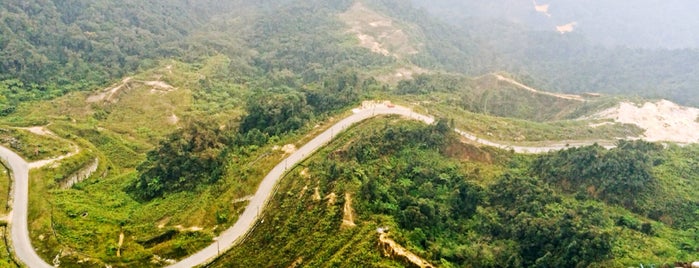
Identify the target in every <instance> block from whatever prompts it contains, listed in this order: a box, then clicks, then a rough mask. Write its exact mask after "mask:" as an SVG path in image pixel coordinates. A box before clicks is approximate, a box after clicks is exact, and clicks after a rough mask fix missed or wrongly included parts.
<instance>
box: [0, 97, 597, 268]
mask: <svg viewBox="0 0 699 268" xmlns="http://www.w3.org/2000/svg"><path fill="white" fill-rule="evenodd" d="M353 112H354V113H353V114H352V115H350V116H348V117H346V118H344V119H342V120H341V121H340V122H337V123H336V124H335V125H333V126H332V127H330V128H328V129H327V130H326V131H325V132H323V133H321V134H320V135H318V136H316V137H315V138H314V139H313V140H311V141H310V142H308V143H306V144H305V145H303V146H302V147H301V148H300V149H298V150H297V151H296V152H294V153H292V154H291V155H289V156H288V157H287V158H285V159H284V160H282V161H281V162H280V163H279V164H277V165H276V166H275V167H274V168H273V169H272V170H271V171H270V172H269V173H268V174H267V176H265V178H264V179H263V180H262V182H261V183H260V186H259V187H258V189H257V191H256V192H255V195H254V196H253V197H252V198H251V199H250V202H249V203H248V206H247V207H246V208H245V211H244V212H243V214H241V215H240V217H239V218H238V221H236V223H235V224H234V225H233V226H232V227H230V228H229V229H227V230H225V231H223V232H222V233H221V234H220V235H219V236H218V237H216V238H215V241H216V242H214V243H213V244H211V245H209V246H207V247H206V248H204V249H202V250H200V251H199V252H197V253H195V254H193V255H191V256H189V257H187V258H185V259H182V260H181V261H179V262H177V263H175V264H173V265H171V266H169V267H186V268H188V267H194V266H198V265H202V264H206V263H208V262H211V261H212V260H213V259H215V258H216V257H217V256H218V255H219V254H220V253H221V252H226V251H227V250H229V249H230V248H232V247H233V246H234V245H235V244H236V243H237V242H238V241H240V240H241V237H243V236H244V235H245V234H246V233H247V232H248V231H249V230H250V229H251V228H252V227H253V226H254V224H255V223H256V222H257V220H258V216H259V214H260V211H261V210H262V209H263V208H264V207H265V204H266V202H267V201H268V199H269V198H270V196H271V195H272V193H273V191H274V187H275V185H276V183H277V181H278V180H279V179H281V178H282V176H283V175H284V173H285V172H286V171H287V170H288V169H289V168H291V167H293V166H294V165H296V164H298V163H299V162H301V161H303V160H304V159H306V157H308V156H310V155H311V154H312V153H313V152H315V151H316V150H318V149H319V148H320V147H322V146H324V145H326V144H327V143H329V142H330V141H331V140H332V139H333V138H334V136H335V135H336V134H338V133H340V132H342V131H344V130H345V129H347V128H348V127H350V126H351V125H353V124H355V123H358V122H360V121H363V120H365V119H368V118H371V117H374V116H378V115H401V116H404V117H407V118H410V119H414V120H418V121H422V122H424V123H427V124H432V123H434V121H435V119H434V118H432V117H430V116H426V115H422V114H419V113H416V112H413V111H412V110H411V109H409V108H406V107H401V106H395V107H388V106H386V105H384V104H375V105H371V106H369V107H364V108H362V109H355V110H353ZM455 131H456V132H457V133H459V134H460V135H461V136H463V137H464V138H467V139H470V140H472V141H474V142H476V143H480V144H483V145H487V146H493V147H498V148H502V149H507V150H514V151H515V152H518V153H543V152H548V151H553V150H560V149H565V148H567V147H568V146H567V145H551V146H545V147H525V146H509V145H503V144H499V143H496V142H492V141H488V140H484V139H480V138H478V137H476V136H474V135H473V134H470V133H467V132H464V131H461V130H458V129H455ZM581 145H585V144H584V143H580V144H576V146H581ZM0 159H2V160H3V161H4V163H6V164H7V165H8V168H9V169H10V170H12V174H13V180H12V183H13V186H12V189H13V194H12V197H13V203H12V212H11V214H12V215H11V217H10V222H9V225H10V231H11V238H12V244H13V248H14V250H15V254H16V257H17V258H19V260H20V261H21V262H22V263H24V264H25V265H26V266H28V267H42V268H43V267H52V266H51V265H49V264H48V263H46V262H45V261H44V260H42V259H41V258H40V257H39V256H38V255H37V254H36V251H35V250H34V248H33V247H32V245H31V240H30V238H29V230H28V228H27V207H28V196H29V180H28V178H29V168H30V165H29V164H28V163H27V162H26V161H25V160H24V159H22V158H21V157H20V156H18V155H17V154H16V153H14V152H12V151H10V150H8V149H7V148H5V147H2V146H0Z"/></svg>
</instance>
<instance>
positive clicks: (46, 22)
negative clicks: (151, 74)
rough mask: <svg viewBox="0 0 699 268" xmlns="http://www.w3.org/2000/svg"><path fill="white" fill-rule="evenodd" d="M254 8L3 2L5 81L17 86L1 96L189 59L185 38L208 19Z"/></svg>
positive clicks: (131, 1)
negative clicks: (161, 60) (161, 61)
mask: <svg viewBox="0 0 699 268" xmlns="http://www.w3.org/2000/svg"><path fill="white" fill-rule="evenodd" d="M248 6H250V4H245V3H244V1H216V0H206V1H188V0H167V1H164V0H155V1H137V0H126V1H88V0H68V1H52V0H33V1H24V0H7V1H3V3H2V4H0V81H2V80H4V83H3V84H4V86H5V87H7V88H10V89H11V90H10V92H3V93H5V94H3V95H6V97H7V98H10V99H11V100H12V101H26V100H32V99H46V98H53V97H55V96H58V95H61V94H63V93H65V92H67V91H72V90H84V89H91V88H94V87H96V86H98V85H99V86H101V85H104V84H105V83H106V82H108V81H110V80H113V79H116V78H121V77H122V76H124V75H125V74H127V73H129V72H133V71H135V70H137V69H139V68H148V67H152V66H153V65H154V64H153V60H155V59H159V58H169V57H185V56H186V55H187V54H188V53H189V52H191V51H188V48H190V47H192V44H191V43H190V44H188V42H187V37H188V36H189V35H191V34H192V33H193V32H195V31H197V30H201V28H202V27H203V26H204V25H206V23H207V21H208V20H209V18H211V17H214V16H216V15H218V14H223V13H230V12H233V11H235V10H245V9H246V8H247V7H248ZM196 49H203V48H202V47H201V46H196ZM201 53H202V51H197V54H201Z"/></svg>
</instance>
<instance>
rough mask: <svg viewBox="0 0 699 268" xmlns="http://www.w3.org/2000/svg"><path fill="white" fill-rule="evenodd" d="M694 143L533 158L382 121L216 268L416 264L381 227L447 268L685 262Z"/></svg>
mask: <svg viewBox="0 0 699 268" xmlns="http://www.w3.org/2000/svg"><path fill="white" fill-rule="evenodd" d="M696 150H697V147H696V146H691V147H687V148H680V147H672V148H669V149H663V148H662V147H659V146H657V145H653V144H649V143H644V142H622V143H620V147H619V148H618V149H612V150H609V151H608V150H605V149H602V148H600V147H598V146H590V147H584V148H580V149H571V150H566V151H562V152H557V153H551V154H547V155H541V156H523V155H514V154H511V153H507V152H503V151H497V150H492V149H488V148H476V147H473V146H471V145H466V144H462V143H461V142H460V141H459V140H458V139H457V138H456V137H455V134H453V133H452V132H450V131H448V129H447V131H446V132H441V131H440V127H439V123H438V124H437V125H434V126H424V125H421V124H419V123H415V122H406V121H404V120H399V119H397V118H391V117H389V118H383V119H376V120H372V121H369V122H365V123H363V124H361V125H359V126H357V127H355V128H353V129H352V130H350V131H349V132H348V133H346V134H343V135H342V136H340V137H338V140H337V141H335V142H333V143H332V144H331V145H330V146H328V147H327V148H325V149H323V150H322V151H321V152H319V153H318V154H317V155H316V156H314V157H312V158H311V159H309V160H307V161H306V162H304V163H303V164H302V165H300V166H298V167H296V168H295V169H294V170H291V171H290V172H289V173H288V175H287V176H286V178H284V179H283V180H282V182H281V185H280V188H279V190H278V191H277V194H276V195H275V196H274V199H273V200H272V202H271V204H270V206H269V210H266V211H265V212H263V216H262V217H261V220H260V221H259V222H258V223H257V225H256V227H255V229H254V231H253V232H252V233H251V234H250V236H249V237H248V238H247V239H246V240H244V241H243V243H242V244H241V245H240V246H238V247H236V248H234V249H233V250H231V251H230V252H228V253H227V254H225V255H224V257H221V258H219V259H218V260H217V261H216V262H215V263H214V264H213V265H211V266H212V267H247V266H250V265H262V266H275V267H301V266H325V265H330V266H342V267H354V266H368V267H394V266H406V267H410V266H412V265H411V264H410V262H409V261H407V260H406V259H404V258H401V257H400V256H396V255H392V254H390V253H389V254H388V255H385V254H384V253H385V252H386V251H383V250H382V246H380V245H381V243H380V240H379V234H378V233H377V228H387V229H388V230H389V236H390V237H391V238H392V239H394V240H395V241H398V242H399V243H400V244H402V246H404V247H406V248H407V249H409V250H410V251H412V252H414V253H415V254H417V255H418V256H420V257H422V258H424V259H426V260H427V261H429V262H430V263H432V264H434V265H437V266H444V267H452V266H454V267H530V266H557V267H628V266H633V265H638V264H639V263H643V264H645V265H650V264H655V265H656V267H657V266H659V265H660V264H663V263H671V264H672V263H674V262H675V261H677V260H680V261H688V260H692V259H696V258H698V257H699V255H698V254H697V251H696V250H697V247H698V246H699V244H697V236H696V233H695V232H694V229H695V228H696V227H697V225H696V221H697V215H696V214H691V213H690V214H686V213H682V211H692V210H696V204H697V201H698V200H697V199H696V198H695V197H689V196H688V195H682V196H679V195H678V196H673V194H671V193H673V192H674V191H675V190H676V187H677V186H679V185H687V186H688V187H692V186H689V185H694V184H696V181H692V182H690V181H687V180H675V179H670V178H674V177H677V176H689V177H695V176H696V175H697V174H696V173H695V172H694V171H696V170H695V169H694V168H695V167H696V163H695V161H690V162H691V163H689V162H685V161H683V160H680V159H682V157H681V155H683V154H690V153H692V152H693V151H696ZM583 159H586V160H585V161H582V160H583ZM677 161H680V162H683V163H681V164H680V163H679V162H677ZM629 165H632V166H633V167H631V166H629ZM678 165H681V166H683V168H681V169H678V168H679V166H678ZM692 167H694V168H692ZM671 170H672V171H671ZM691 170H694V171H691ZM629 172H630V173H629ZM671 174H672V175H671ZM686 183H689V184H686ZM619 190H621V191H619ZM627 191H630V192H632V193H633V195H632V196H629V195H628V192H627ZM348 202H351V205H350V206H349V208H348ZM690 207H693V208H690ZM348 213H349V214H350V216H348ZM352 214H353V215H352ZM348 219H352V221H353V222H352V223H351V224H348V222H347V221H348ZM389 252H390V251H389Z"/></svg>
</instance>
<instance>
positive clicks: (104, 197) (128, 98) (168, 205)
mask: <svg viewBox="0 0 699 268" xmlns="http://www.w3.org/2000/svg"><path fill="white" fill-rule="evenodd" d="M226 64H227V61H226V58H225V57H214V58H211V59H210V60H209V61H207V62H204V63H203V64H202V65H199V66H196V65H188V64H182V63H179V62H174V61H172V62H164V63H163V64H162V68H159V69H155V70H153V71H151V72H147V73H144V74H140V75H138V76H135V77H133V80H136V81H155V80H159V81H163V82H166V83H169V84H171V85H173V86H174V87H175V88H177V89H176V90H173V91H169V92H162V91H156V92H153V91H151V87H149V86H145V85H144V84H143V83H141V82H134V83H131V84H129V86H128V87H127V88H125V89H124V90H123V91H122V92H121V93H120V94H119V95H118V102H116V103H110V102H97V103H87V102H86V101H85V100H86V98H87V97H88V95H90V93H71V94H68V95H67V96H65V97H62V98H59V99H56V100H53V101H47V102H37V103H31V104H27V105H25V106H23V107H22V108H21V109H20V110H19V111H18V112H17V113H16V114H15V115H13V116H12V117H8V118H4V119H3V120H5V121H6V122H7V123H10V124H13V125H35V124H43V123H46V121H49V120H50V122H52V124H51V125H50V126H49V128H50V129H51V130H52V131H54V132H55V133H56V134H57V135H59V136H61V137H64V138H66V139H69V140H70V141H72V142H74V143H76V144H78V145H79V146H80V147H81V149H82V153H81V154H78V155H76V156H74V157H71V158H69V159H66V160H63V161H62V162H61V163H62V164H64V165H62V166H61V167H58V168H50V167H46V168H42V169H39V170H33V171H32V174H31V178H32V183H31V186H30V188H31V189H32V191H31V194H30V195H31V196H30V222H31V223H30V232H31V234H32V238H33V239H34V241H36V243H35V245H36V246H37V248H38V251H39V253H40V254H41V255H42V256H44V258H45V259H49V260H50V259H53V257H54V256H56V254H58V253H59V252H63V254H64V255H66V256H64V257H63V258H62V261H63V263H64V265H69V266H71V265H77V264H76V263H77V261H78V260H87V262H85V263H83V264H82V265H78V266H93V265H102V264H103V263H102V262H106V263H110V264H115V265H116V266H126V267H128V266H132V265H133V264H134V263H138V264H139V265H146V264H148V263H149V262H150V260H151V257H152V255H153V254H155V255H159V256H162V257H164V258H177V257H181V256H183V255H185V254H189V253H192V252H193V251H195V250H196V249H197V248H200V247H201V246H202V245H203V244H205V243H209V242H210V241H211V237H212V236H213V234H214V233H216V232H218V231H220V230H222V229H223V227H225V226H228V225H229V224H231V223H232V222H234V221H235V215H237V213H238V211H239V209H240V208H241V207H242V206H243V205H244V203H241V204H230V203H228V202H227V201H226V200H231V199H235V198H240V197H243V196H246V195H248V194H250V193H251V192H252V191H253V190H254V185H256V183H257V181H258V179H257V176H258V175H259V174H261V172H258V171H257V170H258V168H259V169H264V168H267V167H266V165H260V166H255V167H249V166H248V165H247V163H248V162H252V161H253V160H254V159H259V160H261V162H275V161H276V159H278V158H279V157H280V154H281V153H280V152H277V151H272V150H271V148H262V149H260V150H259V151H255V152H252V153H251V154H250V155H249V156H247V157H243V158H242V159H239V162H234V163H231V168H230V172H229V174H228V176H226V177H227V178H228V179H227V180H224V181H221V182H220V184H219V185H215V186H214V187H210V188H208V189H205V190H201V191H198V192H196V193H179V194H173V195H169V196H167V197H165V198H163V199H160V200H156V201H154V202H149V203H139V202H137V201H136V200H134V199H133V198H132V197H130V196H129V195H127V194H126V193H125V192H124V188H125V186H126V185H127V184H128V183H129V182H130V181H131V180H132V179H133V178H134V176H136V172H135V167H136V166H137V165H138V164H139V163H140V162H141V161H142V160H143V157H144V153H145V152H146V151H147V150H149V149H151V148H153V147H154V146H155V145H156V143H157V142H158V140H159V139H160V137H162V136H164V135H165V134H166V133H169V132H170V131H172V130H174V129H175V128H176V127H178V125H179V124H178V123H175V122H173V121H171V120H170V118H171V116H172V115H173V114H175V115H176V116H178V117H179V118H180V119H181V120H187V119H188V118H196V117H197V116H211V117H214V118H219V119H221V120H223V119H226V118H230V117H237V116H238V115H239V114H240V111H241V108H240V107H241V105H240V102H242V100H244V97H243V96H241V95H240V94H245V90H244V87H242V86H238V85H235V84H230V82H225V81H226V80H224V79H220V80H218V81H220V82H219V83H229V84H222V85H221V86H220V87H218V88H217V89H214V90H213V92H211V94H210V95H208V96H213V97H212V98H213V99H203V98H196V97H193V94H194V93H193V91H192V89H198V87H193V86H192V84H194V83H197V82H196V81H198V79H195V78H197V77H199V76H202V75H205V76H209V77H213V78H216V74H215V73H212V72H214V71H220V69H221V68H227V67H228V66H227V65H226ZM236 96H237V97H236ZM210 102H216V103H217V105H222V106H223V107H216V108H215V109H214V111H207V110H205V109H192V108H191V107H193V106H194V107H196V106H197V105H198V106H201V107H209V105H208V103H210ZM224 105H225V106H224ZM134 126H136V127H134ZM270 147H271V146H270ZM94 157H98V158H100V160H101V161H100V167H99V169H98V171H97V172H96V173H95V174H96V175H95V176H93V177H92V178H91V179H89V180H87V181H85V182H83V183H80V184H78V185H76V186H75V187H74V188H73V189H68V190H60V189H57V188H56V184H55V178H58V177H62V176H64V175H66V173H69V170H66V169H65V168H64V166H66V165H65V164H66V163H73V162H74V163H85V162H88V161H91V159H93V158H94ZM266 159H271V160H269V161H267V160H266ZM247 177H252V178H251V179H245V178H247ZM241 179H242V180H241ZM193 199H197V200H201V201H202V202H189V201H190V200H193ZM218 215H227V216H226V217H217V216H218ZM159 224H162V225H163V228H158V225H159ZM179 226H182V229H180V228H179ZM190 227H201V228H203V229H202V230H201V231H198V230H197V229H193V230H185V229H187V228H190ZM122 231H123V232H124V234H125V241H124V244H123V246H122V247H121V249H120V253H121V257H116V252H117V250H118V242H117V241H118V237H119V234H120V233H121V232H122ZM171 233H174V234H175V235H174V236H173V237H168V239H164V240H165V243H159V242H156V243H154V242H149V240H158V239H159V237H160V236H161V235H165V236H168V235H170V234H171ZM170 238H171V239H170ZM95 241H102V242H101V243H95ZM139 242H140V243H139Z"/></svg>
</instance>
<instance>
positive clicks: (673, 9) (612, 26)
mask: <svg viewBox="0 0 699 268" xmlns="http://www.w3.org/2000/svg"><path fill="white" fill-rule="evenodd" d="M413 3H415V4H416V5H418V6H421V7H424V8H426V9H427V10H428V11H430V12H431V13H433V14H436V15H439V16H440V17H442V18H445V20H446V21H448V22H450V23H453V24H457V25H462V24H465V23H468V21H472V20H499V21H506V22H509V23H513V24H518V25H521V26H522V27H524V28H525V29H528V30H532V31H552V32H555V31H557V29H556V27H557V26H565V25H568V24H571V23H572V25H573V26H574V27H573V28H574V29H573V31H574V32H577V33H581V34H583V35H585V36H586V37H588V38H589V39H590V40H591V41H592V42H593V43H595V44H601V45H605V46H608V47H614V46H627V47H632V48H670V49H679V48H697V47H699V36H697V35H696V34H694V33H695V32H696V30H695V29H696V28H697V27H698V26H699V17H697V16H696V14H695V13H696V11H697V10H699V2H696V1H687V0H669V1H658V0H641V1H604V0H582V1H580V0H546V1H542V0H539V1H528V0H494V1H454V0H436V1H425V0H413Z"/></svg>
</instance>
